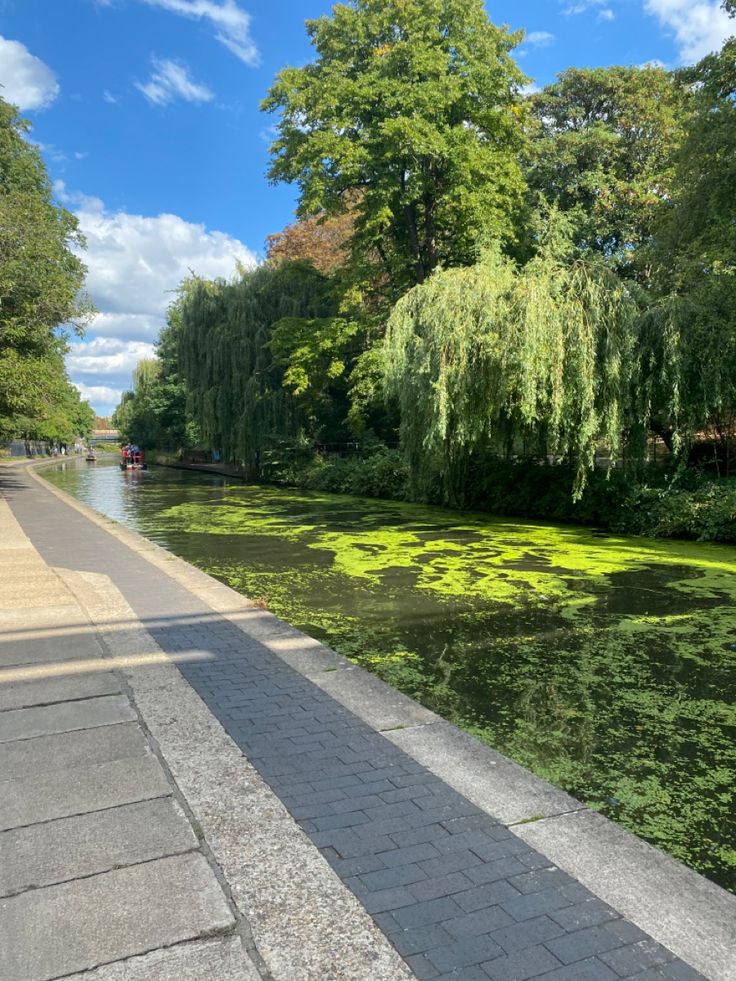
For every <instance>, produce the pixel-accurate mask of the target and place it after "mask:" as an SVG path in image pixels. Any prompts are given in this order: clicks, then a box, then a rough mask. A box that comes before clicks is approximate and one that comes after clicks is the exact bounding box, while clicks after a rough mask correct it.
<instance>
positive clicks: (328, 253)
mask: <svg viewBox="0 0 736 981" xmlns="http://www.w3.org/2000/svg"><path fill="white" fill-rule="evenodd" d="M353 231H354V220H353V215H352V214H351V212H350V211H349V210H347V211H345V212H343V213H342V214H339V215H332V216H330V215H327V214H319V215H315V216H313V217H307V218H302V219H301V220H299V221H296V222H294V223H293V224H291V225H287V226H286V228H285V229H284V230H283V231H282V232H277V233H276V234H275V235H269V236H268V238H267V240H266V257H267V259H268V261H269V262H270V263H271V264H273V265H276V264H278V263H279V262H284V261H286V262H295V261H298V260H304V261H306V262H310V263H311V264H312V265H313V266H314V268H315V269H316V270H317V271H318V272H321V273H322V274H323V275H324V276H331V275H333V274H334V273H337V272H338V271H339V270H341V269H342V268H343V267H344V266H345V265H347V262H348V259H349V257H350V248H349V242H350V238H351V237H352V234H353Z"/></svg>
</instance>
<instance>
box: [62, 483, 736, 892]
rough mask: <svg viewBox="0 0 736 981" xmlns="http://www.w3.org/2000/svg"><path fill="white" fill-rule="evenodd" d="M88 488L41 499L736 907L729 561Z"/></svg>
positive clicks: (409, 518) (362, 505) (637, 542)
mask: <svg viewBox="0 0 736 981" xmlns="http://www.w3.org/2000/svg"><path fill="white" fill-rule="evenodd" d="M88 473H89V472H87V471H76V472H75V471H68V472H67V473H65V474H63V475H57V476H56V478H55V479H56V480H57V482H64V481H65V482H66V486H67V488H69V489H72V490H76V492H77V493H78V494H79V495H80V496H82V497H84V498H85V500H88V501H89V503H92V504H93V505H94V506H97V507H98V509H100V510H103V511H106V512H107V513H111V514H112V515H113V516H114V517H118V518H120V517H122V519H123V520H127V521H129V522H130V523H132V524H133V525H134V526H135V527H137V528H138V529H139V530H141V531H142V532H144V533H145V534H147V535H149V536H150V537H152V538H154V539H155V540H156V541H158V542H160V543H162V544H165V545H167V546H168V547H169V548H171V549H172V550H173V551H175V552H177V553H178V554H180V555H182V556H183V557H184V558H186V559H188V560H189V561H191V562H193V563H194V564H196V565H199V566H200V567H202V568H204V569H206V570H207V571H209V572H211V573H212V574H214V575H216V576H218V577H219V578H221V579H223V580H224V581H225V582H228V583H229V584H230V585H231V586H233V587H234V588H236V589H238V590H240V591H242V592H244V593H246V594H249V595H251V596H258V597H264V598H265V599H266V601H267V603H268V607H269V608H270V609H271V610H272V611H273V612H274V613H276V614H278V615H280V616H282V617H284V618H285V619H287V620H289V621H290V622H292V623H293V624H295V625H296V626H298V627H301V628H302V629H304V630H306V631H307V632H308V633H311V634H313V635H315V636H317V637H319V638H320V639H321V640H324V641H325V642H326V643H328V644H329V645H331V646H332V647H334V648H336V649H337V650H339V651H340V653H342V654H344V655H346V656H347V657H350V658H352V659H353V660H355V661H357V662H358V663H361V664H363V665H365V666H366V667H368V668H370V669H371V670H373V671H375V672H376V673H377V674H379V675H380V676H381V677H383V678H385V679H386V680H387V681H389V682H390V683H391V684H393V685H395V686H396V687H398V688H400V689H402V690H403V691H405V692H407V693H408V694H409V695H411V696H413V697H415V698H417V699H419V700H420V701H421V702H423V703H424V704H425V705H427V706H428V707H429V708H432V709H434V710H435V711H437V712H438V713H440V714H441V715H444V716H445V717H446V718H449V719H451V720H453V721H455V722H457V723H458V724H459V725H461V726H463V727H464V728H465V729H467V730H468V731H470V732H472V733H473V734H474V735H476V736H477V737H478V738H480V739H482V740H484V741H485V742H487V743H489V744H491V745H493V746H495V747H496V748H498V749H500V750H501V751H502V752H504V753H507V754H508V755H509V756H511V757H513V758H514V759H516V760H518V761H519V762H520V763H522V764H523V765H525V766H528V767H529V768H531V769H532V770H534V771H535V772H537V773H538V774H540V775H541V776H543V777H546V778H547V779H549V780H551V781H552V782H553V783H555V784H557V785H558V786H560V787H562V788H564V789H565V790H567V791H569V792H570V793H572V794H573V795H575V796H577V797H579V798H581V799H582V800H584V801H585V802H586V803H587V804H589V805H590V806H592V807H594V808H596V809H598V810H601V811H603V812H604V813H606V814H608V815H609V816H611V817H613V818H614V819H615V820H617V821H619V822H620V823H621V824H623V825H624V826H626V827H628V828H630V829H631V830H633V831H635V832H636V833H638V834H640V835H643V836H644V837H646V838H648V839H649V840H650V841H652V842H653V843H655V844H656V845H658V846H659V847H661V848H663V849H664V850H665V851H668V852H669V853H670V854H672V855H675V856H676V857H678V858H681V859H682V860H683V861H685V862H687V863H688V864H690V865H691V866H692V867H694V868H696V869H698V870H700V871H702V872H704V873H705V874H706V875H709V876H710V877H712V878H713V879H715V880H716V881H718V882H720V883H721V884H722V885H724V886H726V887H727V888H730V889H732V890H734V891H736V879H735V876H736V807H735V806H734V797H733V789H732V788H733V787H734V786H735V785H736V749H735V748H734V747H735V744H736V739H735V738H734V737H735V736H736V707H735V705H736V550H735V549H733V548H730V547H727V546H718V545H703V544H697V543H690V542H687V543H683V542H672V541H661V540H656V541H655V540H647V539H637V538H615V537H605V536H600V535H598V534H596V533H595V532H593V531H591V530H589V529H582V528H575V527H570V526H554V525H548V524H543V523H539V522H529V521H518V522H517V521H513V520H509V519H502V518H497V517H491V516H486V515H478V514H470V513H458V512H456V513H453V512H448V511H445V510H442V509H438V508H431V507H422V506H417V505H410V504H398V503H393V502H391V503H389V502H383V501H376V500H363V499H357V498H349V497H339V496H332V495H320V494H311V493H304V492H290V491H285V490H279V489H274V488H263V487H244V486H242V485H223V483H222V481H220V480H218V478H214V477H206V476H204V475H198V476H196V477H193V476H192V475H189V474H186V475H180V474H177V473H175V472H172V471H154V472H153V473H152V474H151V475H150V478H151V479H150V480H148V481H147V482H144V485H143V486H142V487H140V488H137V489H133V490H131V491H130V492H129V493H128V495H127V496H123V497H122V498H121V497H120V491H119V489H118V490H115V489H114V487H115V485H113V483H112V482H110V484H109V486H107V487H106V488H105V492H104V493H103V492H102V491H101V490H100V484H101V482H102V481H104V470H103V469H102V468H99V469H97V470H96V471H95V472H94V474H91V473H89V476H87V475H88ZM77 474H81V475H82V477H83V478H84V479H80V478H79V477H78V476H77ZM98 475H102V476H98ZM116 476H119V475H116ZM85 481H86V484H85ZM93 481H97V482H98V483H97V484H93ZM118 483H119V482H118ZM95 487H97V490H95ZM111 488H113V490H112V491H111ZM116 493H117V494H118V498H119V499H118V498H116V496H115V494H116ZM85 494H86V497H85ZM116 502H117V503H116ZM115 508H117V511H116V510H115Z"/></svg>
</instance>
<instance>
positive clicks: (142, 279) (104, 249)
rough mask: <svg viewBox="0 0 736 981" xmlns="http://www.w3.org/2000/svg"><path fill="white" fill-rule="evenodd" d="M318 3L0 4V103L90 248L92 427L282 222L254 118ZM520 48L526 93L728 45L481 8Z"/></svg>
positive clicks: (321, 9) (656, 20)
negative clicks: (176, 316)
mask: <svg viewBox="0 0 736 981" xmlns="http://www.w3.org/2000/svg"><path fill="white" fill-rule="evenodd" d="M331 6H332V3H331V2H329V0H272V2H270V3H269V2H266V0H0V84H2V85H3V86H4V89H3V90H0V92H2V94H3V96H4V97H5V98H6V99H8V100H9V101H11V102H14V103H16V104H17V105H19V106H20V108H21V110H22V111H23V114H24V115H25V116H26V117H27V118H29V119H30V120H31V121H32V123H33V139H34V140H35V141H37V142H38V143H39V144H40V145H41V147H42V151H43V154H44V157H45V160H46V162H47V165H48V168H49V172H50V174H51V177H52V179H53V180H54V181H55V185H56V193H57V196H58V198H59V200H61V201H63V202H64V203H65V204H66V206H67V207H69V208H71V209H72V210H74V211H76V212H77V213H78V215H79V217H80V221H81V223H82V227H83V229H84V231H85V233H86V235H87V238H88V252H87V256H86V262H87V265H88V267H89V278H88V286H89V290H90V293H91V295H92V298H93V300H94V301H95V303H96V305H97V307H98V309H99V310H100V314H99V316H98V318H97V320H96V321H95V322H94V323H93V324H92V326H91V327H90V329H89V331H88V334H87V337H86V338H85V340H84V341H83V342H80V343H75V344H74V346H73V349H72V352H71V354H70V356H69V362H68V363H69V370H70V374H71V377H72V379H73V381H74V382H75V383H76V384H78V385H79V387H80V388H81V390H82V392H83V393H84V394H85V395H86V396H87V397H88V398H90V401H91V402H92V404H93V405H94V406H95V408H96V409H97V410H98V411H100V412H103V413H107V412H109V411H111V409H112V408H113V407H114V405H115V404H116V402H117V400H118V398H119V395H120V392H121V391H122V390H123V389H124V388H126V387H127V386H128V385H129V383H130V373H131V370H132V367H133V366H134V364H135V362H136V360H138V358H140V357H144V356H150V354H151V353H152V351H153V347H152V345H153V343H154V341H155V339H156V336H157V334H158V330H159V329H160V326H161V323H162V318H163V315H164V312H165V308H166V304H167V302H168V301H169V299H170V297H171V292H170V291H171V290H172V289H173V288H174V287H175V286H176V284H177V282H179V281H180V280H181V279H182V278H183V276H185V275H186V274H187V272H188V270H189V269H193V270H194V271H196V272H198V273H200V274H202V275H206V276H215V275H223V276H229V275H230V274H231V273H232V272H233V271H234V268H235V263H236V261H241V262H245V263H248V262H253V261H257V260H258V259H259V258H260V257H261V256H262V253H263V242H264V239H265V237H266V235H267V234H269V233H270V232H275V231H278V230H279V229H281V228H283V226H284V225H285V224H286V223H287V222H288V221H289V220H290V219H291V217H292V214H293V210H294V205H295V197H294V193H293V190H292V189H291V188H289V187H283V186H281V187H273V186H271V185H269V184H268V181H267V180H266V177H265V171H266V167H267V164H268V141H269V127H270V126H271V124H272V122H273V120H272V119H270V118H269V117H267V116H264V115H263V114H261V113H260V112H259V109H258V106H259V102H260V100H261V99H262V98H263V96H264V94H265V93H266V91H267V89H268V87H269V85H270V83H271V81H272V80H273V77H274V75H275V74H276V72H277V71H278V70H279V69H280V68H281V67H282V66H283V65H285V64H303V63H305V62H306V61H308V60H309V58H310V51H311V49H310V46H309V43H308V40H307V36H306V32H305V30H304V20H305V18H308V17H317V16H319V15H321V14H323V13H327V12H329V10H330V8H331ZM487 8H488V12H489V14H490V16H491V19H492V20H494V21H495V22H496V23H506V24H508V25H509V26H511V27H513V28H524V29H525V30H526V31H527V38H526V40H525V42H524V43H523V44H522V45H521V46H520V48H519V49H517V52H516V56H517V57H518V60H519V63H520V64H521V66H522V68H523V70H524V71H525V72H526V73H527V74H528V75H529V76H531V77H532V78H533V79H534V82H535V83H536V84H537V85H540V86H542V85H545V84H547V83H549V82H551V81H553V80H554V77H555V75H556V73H557V72H560V71H563V70H564V69H565V68H567V67H569V66H572V65H575V66H597V65H610V64H643V63H644V62H648V61H652V60H654V61H659V62H662V63H663V64H665V65H667V66H672V67H674V66H676V65H679V64H683V63H688V62H692V61H694V60H696V59H697V58H699V57H701V56H702V55H703V54H705V53H707V52H708V51H709V50H712V49H714V48H716V47H718V46H719V45H720V43H721V41H722V40H723V38H724V37H725V36H726V35H727V34H728V33H731V32H732V30H729V28H731V29H732V28H733V21H731V22H728V21H727V19H726V17H725V14H724V13H723V12H722V11H721V10H720V2H719V0H526V2H525V0H516V2H513V0H487Z"/></svg>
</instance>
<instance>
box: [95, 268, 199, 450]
mask: <svg viewBox="0 0 736 981" xmlns="http://www.w3.org/2000/svg"><path fill="white" fill-rule="evenodd" d="M185 294H186V287H182V288H181V289H180V290H179V293H178V295H177V297H176V299H175V300H174V302H173V303H172V304H171V305H170V306H169V309H168V312H167V317H166V326H165V327H164V328H163V329H162V330H161V334H160V336H159V339H158V343H157V346H156V357H155V358H151V359H145V360H143V361H140V362H139V363H138V365H137V366H136V369H135V371H134V373H133V391H132V392H125V393H124V394H123V397H122V400H121V402H120V405H119V406H118V407H117V409H116V410H115V413H114V415H113V425H114V426H115V427H116V428H118V429H119V430H120V437H121V439H122V440H123V442H127V443H137V444H138V445H139V446H143V447H146V448H149V449H168V450H181V449H183V448H185V447H189V446H192V445H195V444H196V443H197V442H198V438H199V434H198V432H197V429H196V426H194V425H193V423H192V422H191V420H190V419H189V418H188V417H187V413H186V391H185V389H184V385H183V383H182V380H181V378H180V375H179V351H178V346H179V335H180V332H181V308H182V304H183V301H184V296H185Z"/></svg>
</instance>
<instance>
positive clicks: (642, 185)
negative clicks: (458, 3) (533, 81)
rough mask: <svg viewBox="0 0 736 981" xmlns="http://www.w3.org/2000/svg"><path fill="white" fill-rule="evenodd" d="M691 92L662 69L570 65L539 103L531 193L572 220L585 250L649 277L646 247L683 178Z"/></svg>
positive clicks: (631, 272) (626, 270) (621, 268)
mask: <svg viewBox="0 0 736 981" xmlns="http://www.w3.org/2000/svg"><path fill="white" fill-rule="evenodd" d="M690 103H691V94H690V92H689V90H688V89H687V88H686V87H685V86H683V85H681V84H680V83H679V81H678V79H677V78H676V77H675V76H674V75H672V74H671V73H670V72H667V71H665V70H664V69H662V68H656V67H645V68H633V67H627V68H621V67H613V68H594V69H591V68H585V69H578V68H570V69H568V70H567V71H566V72H563V73H562V74H561V75H560V76H559V81H558V82H556V83H555V84H554V85H549V86H547V87H546V88H545V89H544V90H543V91H542V92H540V93H539V94H538V95H535V96H533V97H532V99H531V104H532V108H533V113H534V115H535V117H536V118H537V120H538V122H539V126H540V133H539V138H538V140H537V141H536V143H535V145H534V148H533V153H532V162H531V167H530V173H529V183H530V186H531V187H532V189H533V190H534V191H535V192H537V193H538V194H540V195H541V196H542V197H543V198H544V199H545V200H546V201H547V202H548V203H550V204H553V205H555V206H556V207H557V208H559V209H560V210H562V211H563V212H565V213H566V214H568V216H569V217H570V219H571V220H572V222H573V228H574V232H573V237H574V241H575V242H576V244H577V246H578V248H579V249H581V250H592V251H595V252H598V253H600V254H602V255H604V256H605V257H606V258H607V259H608V260H609V261H610V262H611V263H612V265H613V266H614V268H616V269H617V270H618V271H619V272H621V273H623V274H625V275H627V276H637V277H638V278H640V279H646V268H645V267H644V264H643V263H642V254H641V253H640V251H639V250H640V248H641V246H642V245H645V244H647V243H648V242H649V241H650V239H651V235H652V227H653V222H654V221H655V219H656V215H657V212H658V209H659V208H660V206H661V205H662V203H663V202H664V201H666V199H667V197H668V195H669V193H670V188H671V184H672V180H673V177H674V164H673V154H674V153H675V152H676V151H677V148H678V146H679V145H680V142H681V140H682V138H683V134H684V131H685V126H686V123H687V116H688V113H689V111H690Z"/></svg>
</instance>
